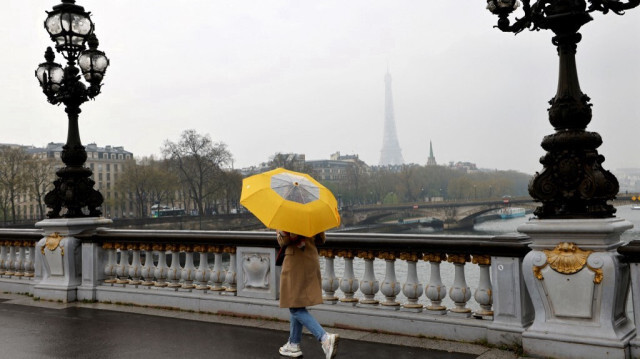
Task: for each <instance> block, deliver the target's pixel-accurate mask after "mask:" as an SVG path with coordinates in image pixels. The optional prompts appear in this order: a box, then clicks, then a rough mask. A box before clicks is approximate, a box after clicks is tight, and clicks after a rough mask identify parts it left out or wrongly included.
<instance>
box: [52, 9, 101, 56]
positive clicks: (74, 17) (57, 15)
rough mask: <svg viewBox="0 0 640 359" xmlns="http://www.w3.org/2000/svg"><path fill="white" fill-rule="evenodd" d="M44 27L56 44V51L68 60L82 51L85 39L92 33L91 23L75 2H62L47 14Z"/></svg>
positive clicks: (86, 14)
mask: <svg viewBox="0 0 640 359" xmlns="http://www.w3.org/2000/svg"><path fill="white" fill-rule="evenodd" d="M44 27H45V29H46V30H47V32H48V33H49V36H51V40H53V41H54V42H55V43H56V50H58V52H62V53H63V55H64V56H65V57H66V58H67V59H69V58H74V57H75V56H77V55H78V53H79V52H80V51H82V50H84V44H85V42H86V41H87V37H88V36H89V34H91V32H93V22H92V21H91V19H90V18H89V13H88V12H85V11H84V8H83V7H82V6H78V5H75V0H63V1H62V4H60V5H56V6H54V7H53V11H51V12H47V19H46V20H45V21H44Z"/></svg>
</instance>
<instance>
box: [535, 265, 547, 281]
mask: <svg viewBox="0 0 640 359" xmlns="http://www.w3.org/2000/svg"><path fill="white" fill-rule="evenodd" d="M546 266H547V263H545V264H544V265H541V266H533V275H534V276H536V278H538V279H539V280H543V279H544V277H543V276H542V269H543V268H544V267H546Z"/></svg>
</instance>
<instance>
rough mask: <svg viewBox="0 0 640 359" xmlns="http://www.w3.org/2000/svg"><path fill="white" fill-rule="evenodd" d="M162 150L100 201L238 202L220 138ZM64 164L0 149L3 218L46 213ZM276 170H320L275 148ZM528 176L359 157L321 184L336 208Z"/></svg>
mask: <svg viewBox="0 0 640 359" xmlns="http://www.w3.org/2000/svg"><path fill="white" fill-rule="evenodd" d="M161 150H162V158H156V157H154V156H148V157H138V158H137V159H132V160H129V161H127V162H126V163H124V168H123V171H121V173H120V174H119V177H118V180H117V181H116V182H115V183H114V188H113V189H114V191H116V192H118V193H119V194H120V195H117V196H112V197H111V198H109V199H107V200H106V201H105V205H109V206H115V207H119V208H129V211H126V212H127V215H128V216H133V217H139V218H144V217H148V216H150V215H152V214H153V212H154V209H153V208H155V209H157V210H159V209H160V207H161V206H163V205H166V206H169V207H175V208H183V209H185V210H186V211H187V212H188V214H196V215H200V216H201V217H202V216H210V215H213V214H214V213H230V212H231V211H233V210H235V209H238V208H239V207H240V204H239V200H240V194H241V191H242V178H243V174H242V173H241V172H240V171H238V170H235V169H233V168H232V167H231V164H232V154H231V153H230V152H229V150H228V149H227V146H226V145H225V144H224V143H222V142H214V141H212V140H211V137H210V136H209V135H208V134H207V135H202V134H199V133H197V132H196V131H195V130H186V131H184V132H182V134H181V135H180V137H179V139H178V140H177V141H175V142H174V141H170V140H166V141H165V142H164V144H163V145H162V147H161ZM62 165H63V164H62V163H61V162H60V160H59V159H56V158H55V157H54V158H44V157H40V156H33V155H32V154H29V153H28V152H27V151H25V149H24V148H22V147H20V146H5V147H0V211H1V212H2V216H3V217H2V218H3V220H4V222H5V223H7V222H11V223H15V221H16V219H25V218H27V216H26V213H23V214H21V213H20V207H19V203H21V202H30V203H33V204H35V207H36V208H37V209H34V211H33V212H36V211H37V216H38V218H39V219H42V218H44V214H45V213H46V208H45V206H44V203H43V201H44V195H45V194H46V193H47V192H48V191H49V190H50V189H51V187H52V181H53V179H54V176H55V175H54V172H55V170H56V168H59V167H61V166H62ZM265 167H266V168H265ZM277 167H284V168H287V169H291V170H296V171H301V172H307V173H310V174H311V175H312V176H314V177H315V178H318V179H319V178H320V176H319V173H315V172H316V171H318V170H319V169H317V168H315V169H314V167H313V166H311V165H310V164H309V163H306V162H304V160H302V161H300V160H299V159H297V158H296V156H295V155H292V154H282V153H276V154H275V155H273V156H271V157H270V159H269V161H268V162H267V163H266V166H262V168H261V170H266V169H273V168H277ZM251 174H253V173H248V174H246V175H251ZM530 178H531V176H530V175H527V174H524V173H520V172H515V171H497V170H496V171H490V172H487V171H474V172H471V173H468V172H467V171H466V170H461V169H457V168H453V167H448V166H422V165H416V164H408V165H402V166H394V167H375V166H374V167H369V166H367V165H366V164H365V163H364V162H362V161H359V160H358V161H353V162H351V163H350V164H349V165H348V166H346V167H345V173H343V175H342V176H341V177H340V179H339V180H335V181H325V182H324V183H323V184H324V185H325V186H327V187H328V188H329V189H330V190H331V191H332V192H333V193H334V194H335V195H336V197H337V198H338V199H339V201H340V205H341V206H354V205H365V204H377V203H379V204H393V203H410V202H423V201H439V200H473V199H489V198H500V197H502V196H526V195H527V184H528V182H529V180H530ZM320 182H323V181H320ZM152 207H153V208H152ZM23 211H25V210H24V207H23ZM33 212H32V213H33Z"/></svg>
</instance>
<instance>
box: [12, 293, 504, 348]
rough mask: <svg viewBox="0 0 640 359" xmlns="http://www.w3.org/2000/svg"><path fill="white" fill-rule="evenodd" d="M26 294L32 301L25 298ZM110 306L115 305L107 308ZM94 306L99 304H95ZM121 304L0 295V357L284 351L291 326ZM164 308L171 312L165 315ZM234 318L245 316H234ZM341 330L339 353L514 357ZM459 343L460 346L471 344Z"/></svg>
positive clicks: (310, 341) (310, 343)
mask: <svg viewBox="0 0 640 359" xmlns="http://www.w3.org/2000/svg"><path fill="white" fill-rule="evenodd" d="M5 296H6V295H5ZM29 300H30V301H31V302H32V303H28V301H29ZM24 303H28V304H26V305H25V304H24ZM105 306H110V307H116V308H115V309H113V308H110V309H107V310H105V309H103V307H105ZM97 307H100V309H96V308H97ZM117 307H122V306H116V305H107V304H83V303H77V304H74V303H72V304H62V303H47V302H40V303H38V302H36V301H33V300H32V299H31V298H26V299H19V300H7V299H1V298H0V358H16V359H19V358H29V359H31V358H92V359H100V358H154V359H158V358H179V359H183V358H184V359H186V358H189V359H191V358H231V359H236V358H238V359H240V358H242V359H245V358H283V357H281V356H280V355H279V354H278V348H279V347H280V346H281V345H282V344H284V343H285V342H286V340H287V337H288V333H287V332H286V331H284V330H283V329H286V326H287V323H281V322H280V323H267V324H268V325H265V323H264V322H262V324H260V325H259V326H258V327H247V326H241V325H236V324H227V323H219V322H218V323H216V322H211V321H201V320H189V319H185V318H184V317H185V316H184V315H180V314H179V313H180V312H176V311H169V310H160V309H152V310H151V311H153V312H154V313H153V314H152V315H151V314H139V313H136V311H141V312H149V311H150V309H147V308H135V307H129V308H126V307H125V308H121V309H123V310H124V311H121V310H118V308H117ZM163 312H166V313H165V315H163V314H162V313H163ZM158 313H160V314H158ZM180 316H182V317H183V318H180ZM186 316H187V317H189V318H199V317H203V316H204V317H207V316H208V317H219V316H215V315H206V314H198V313H186ZM235 321H236V322H237V321H241V322H244V321H245V320H241V319H237V318H236V320H235ZM247 322H251V320H247ZM329 331H333V330H331V329H329ZM336 331H338V332H340V330H336ZM341 336H342V337H341V339H340V344H339V350H338V355H337V357H336V358H367V359H377V358H393V359H404V358H429V359H431V358H433V359H440V358H451V359H471V358H482V359H486V358H497V357H500V358H503V357H504V358H508V357H509V356H502V355H499V356H493V355H491V353H490V352H489V351H490V349H487V348H485V349H484V350H480V349H476V350H475V353H469V351H471V352H474V350H469V349H468V348H467V349H465V350H461V351H463V352H457V353H456V352H450V351H447V350H436V349H427V348H422V347H412V346H404V345H393V344H389V342H394V340H389V339H388V338H386V339H385V341H386V342H387V343H381V342H376V341H375V339H374V341H371V340H369V341H363V340H353V339H348V337H354V335H349V334H348V333H341ZM380 338H383V337H380ZM396 339H397V338H396ZM408 339H412V340H414V341H415V340H419V338H407V340H408ZM380 340H382V339H380ZM424 341H428V339H424ZM432 341H433V340H432ZM436 342H437V341H436ZM447 343H452V342H447ZM460 345H461V347H460V348H462V347H463V346H464V345H467V346H469V345H470V344H463V343H460ZM455 347H456V343H453V344H452V346H449V349H448V350H452V349H451V348H455ZM478 347H479V346H478ZM302 350H303V353H304V358H309V359H314V358H324V355H323V353H322V349H321V347H320V344H319V343H318V342H317V341H316V340H315V339H314V338H313V337H312V336H310V335H308V334H306V335H304V338H303V340H302ZM453 350H455V349H453ZM464 351H467V353H464ZM480 351H482V353H480ZM496 353H498V352H496ZM501 354H504V352H503V353H501Z"/></svg>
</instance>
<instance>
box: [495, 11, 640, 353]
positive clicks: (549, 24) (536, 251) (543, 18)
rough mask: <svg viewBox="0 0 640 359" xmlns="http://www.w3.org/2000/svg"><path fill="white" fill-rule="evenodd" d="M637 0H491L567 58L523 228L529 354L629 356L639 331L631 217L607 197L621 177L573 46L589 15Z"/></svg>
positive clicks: (504, 20) (501, 24) (517, 26)
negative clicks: (533, 204) (627, 242)
mask: <svg viewBox="0 0 640 359" xmlns="http://www.w3.org/2000/svg"><path fill="white" fill-rule="evenodd" d="M638 5H640V0H622V1H621V0H537V1H535V2H534V3H533V4H531V1H530V0H523V2H522V10H523V12H524V15H523V16H522V17H520V18H516V19H515V21H514V22H513V23H512V22H511V21H510V20H509V16H510V15H511V13H512V12H514V11H515V10H516V9H517V8H519V7H520V2H519V1H517V0H487V9H488V10H490V11H491V12H492V13H494V14H496V15H498V17H499V20H498V25H497V26H496V27H497V28H498V29H500V30H502V31H504V32H513V33H516V34H518V33H520V32H521V31H523V30H525V29H529V30H551V31H553V33H554V35H555V36H553V39H552V42H553V44H554V45H555V46H556V47H557V50H558V56H559V62H560V69H559V80H558V89H557V93H556V95H555V97H554V98H553V99H551V101H550V102H549V103H550V105H551V107H550V108H549V110H548V111H549V122H551V125H552V126H553V127H554V129H555V133H553V134H551V135H548V136H545V137H544V139H543V140H542V148H543V149H545V150H546V151H547V153H546V154H545V155H544V156H543V157H542V158H541V159H540V163H541V164H542V165H543V167H544V168H543V170H542V171H541V172H540V173H536V176H535V177H534V178H533V179H532V180H531V182H530V183H529V193H530V194H531V196H532V197H533V198H534V199H535V200H537V201H539V202H542V206H540V207H538V208H537V209H536V211H535V215H536V216H537V219H534V220H531V221H528V222H527V223H526V224H524V225H522V226H520V227H519V228H518V230H519V231H521V232H523V233H526V234H528V235H529V236H530V238H531V242H532V243H531V245H530V247H531V249H532V250H531V251H530V252H529V253H528V254H527V256H526V257H525V259H524V261H523V262H522V270H523V276H524V279H525V282H526V285H527V290H528V292H529V294H530V297H531V302H532V304H533V307H534V309H535V317H534V319H533V322H532V323H531V325H530V326H527V325H526V324H525V325H524V326H521V328H520V332H522V338H521V340H522V346H523V348H524V350H525V352H527V353H530V354H535V355H539V356H545V357H547V356H549V357H563V358H603V357H609V358H614V357H615V358H625V357H628V353H629V352H628V348H629V345H630V344H629V343H630V340H631V338H632V336H634V335H635V334H634V326H633V323H631V322H630V321H629V320H628V318H627V313H626V307H625V299H626V294H627V293H628V289H629V267H628V266H627V265H625V264H623V263H621V262H620V260H619V255H618V254H617V252H616V248H617V247H619V246H620V245H622V241H620V234H621V233H622V232H624V231H625V230H627V229H629V228H631V227H632V225H631V224H630V223H629V222H627V221H625V220H623V219H619V218H615V216H614V213H615V212H616V210H615V208H614V207H613V206H612V205H610V204H608V203H607V202H608V201H610V200H613V199H614V198H615V196H616V194H617V193H618V190H619V186H618V181H617V179H616V178H615V176H613V174H611V172H609V171H607V170H605V169H604V168H603V167H602V163H603V162H604V157H603V156H602V155H600V154H598V151H597V148H598V147H599V146H600V145H601V144H602V139H601V138H600V135H598V134H597V133H595V132H588V131H586V128H587V125H588V124H589V122H590V121H591V104H590V103H589V100H590V99H589V97H588V96H587V95H585V94H584V93H582V91H581V90H580V84H579V81H578V72H577V70H576V60H575V54H576V49H577V44H578V43H579V42H580V40H581V38H582V36H581V35H580V33H578V31H579V30H580V28H581V27H582V26H583V25H585V24H587V23H588V22H590V21H591V20H593V18H592V17H591V15H590V13H592V12H595V11H600V12H602V13H604V14H606V13H608V12H609V11H612V12H614V13H616V14H618V15H622V14H623V13H624V11H625V10H627V9H631V8H634V7H636V6H638ZM496 315H497V316H499V315H500V314H499V313H498V314H496ZM587 328H588V329H587ZM634 345H635V344H634Z"/></svg>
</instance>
